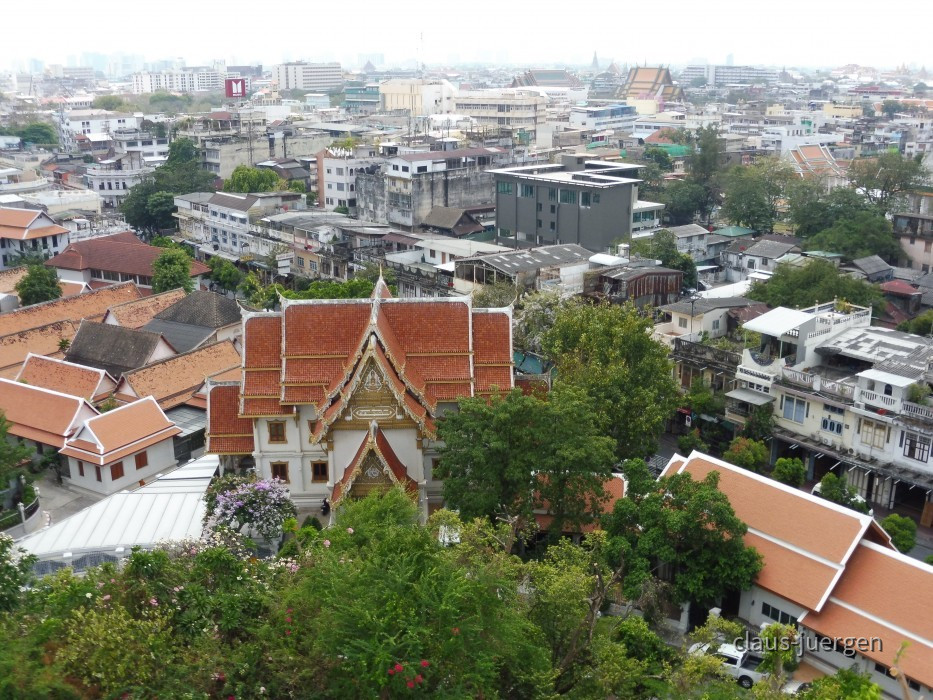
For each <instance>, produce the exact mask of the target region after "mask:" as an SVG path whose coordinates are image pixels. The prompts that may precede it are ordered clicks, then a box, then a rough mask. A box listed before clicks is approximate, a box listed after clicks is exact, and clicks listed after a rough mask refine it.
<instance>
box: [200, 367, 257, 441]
mask: <svg viewBox="0 0 933 700" xmlns="http://www.w3.org/2000/svg"><path fill="white" fill-rule="evenodd" d="M239 413H240V383H239V381H237V382H236V383H226V384H217V385H213V386H211V385H209V386H208V393H207V417H208V423H207V447H206V450H207V451H208V452H211V453H213V454H220V455H225V454H234V455H248V454H251V453H252V452H253V421H252V420H251V419H250V418H241V417H240V415H239Z"/></svg>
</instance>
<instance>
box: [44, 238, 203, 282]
mask: <svg viewBox="0 0 933 700" xmlns="http://www.w3.org/2000/svg"><path fill="white" fill-rule="evenodd" d="M163 252H164V251H163V250H162V248H158V247H156V246H151V245H146V244H145V243H143V242H142V241H140V240H139V239H138V238H136V236H134V235H133V234H132V233H130V232H126V233H118V234H115V235H113V236H101V237H99V238H91V239H88V240H85V241H76V242H74V243H69V244H68V246H67V247H65V249H64V250H63V251H62V252H61V253H59V254H58V255H55V256H53V257H51V258H49V259H48V260H46V261H45V264H46V265H48V266H49V267H55V268H61V269H64V270H88V269H93V270H107V271H108V272H119V273H124V274H129V275H143V276H146V277H151V276H152V274H153V272H152V264H153V263H154V262H155V260H156V258H158V257H159V256H160V255H161V254H162V253H163ZM207 272H210V268H209V267H207V265H205V264H204V263H201V262H198V261H197V260H192V261H191V276H192V277H195V276H197V275H203V274H206V273H207Z"/></svg>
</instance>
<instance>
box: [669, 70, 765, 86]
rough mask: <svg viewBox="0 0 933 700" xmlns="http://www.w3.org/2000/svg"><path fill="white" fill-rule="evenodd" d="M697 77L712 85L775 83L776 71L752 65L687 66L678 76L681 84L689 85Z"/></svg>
mask: <svg viewBox="0 0 933 700" xmlns="http://www.w3.org/2000/svg"><path fill="white" fill-rule="evenodd" d="M697 78H703V79H704V80H705V81H706V84H707V85H709V86H712V87H719V86H722V85H737V84H741V85H750V84H754V83H775V82H777V79H778V72H777V71H776V70H773V69H771V68H756V67H754V66H714V65H706V66H687V67H686V68H684V69H683V70H682V71H681V73H680V76H679V80H680V83H681V84H682V85H689V84H690V83H691V82H692V81H694V80H696V79H697Z"/></svg>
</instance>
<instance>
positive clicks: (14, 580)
mask: <svg viewBox="0 0 933 700" xmlns="http://www.w3.org/2000/svg"><path fill="white" fill-rule="evenodd" d="M0 420H2V418H0ZM0 449H2V447H0ZM35 561H36V557H34V556H32V555H30V554H28V553H27V552H26V550H24V549H22V548H20V547H17V546H16V544H15V543H14V542H13V538H12V537H10V536H9V535H8V534H6V533H5V532H0V612H3V613H8V612H11V611H12V610H14V609H16V607H18V605H19V603H20V600H21V597H22V591H23V590H25V588H26V584H28V583H29V581H30V580H31V579H32V565H33V564H34V563H35Z"/></svg>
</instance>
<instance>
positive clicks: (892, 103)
mask: <svg viewBox="0 0 933 700" xmlns="http://www.w3.org/2000/svg"><path fill="white" fill-rule="evenodd" d="M903 110H904V105H903V104H901V103H900V102H898V101H897V100H885V101H884V102H882V103H881V111H882V112H883V113H884V116H886V117H887V118H888V119H894V117H896V116H897V113H898V112H902V111H903Z"/></svg>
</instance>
